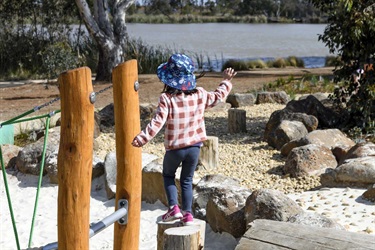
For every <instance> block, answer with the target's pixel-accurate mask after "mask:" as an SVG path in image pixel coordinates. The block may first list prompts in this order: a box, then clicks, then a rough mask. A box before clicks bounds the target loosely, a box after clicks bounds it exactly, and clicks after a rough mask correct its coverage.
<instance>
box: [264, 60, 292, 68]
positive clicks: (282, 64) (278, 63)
mask: <svg viewBox="0 0 375 250" xmlns="http://www.w3.org/2000/svg"><path fill="white" fill-rule="evenodd" d="M269 63H270V64H268V65H269V66H270V65H271V67H274V68H285V67H286V66H288V63H287V61H286V60H285V59H284V58H277V59H276V60H274V61H270V62H269Z"/></svg>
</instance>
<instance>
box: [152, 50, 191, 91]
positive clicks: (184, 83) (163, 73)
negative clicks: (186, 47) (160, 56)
mask: <svg viewBox="0 0 375 250" xmlns="http://www.w3.org/2000/svg"><path fill="white" fill-rule="evenodd" d="M194 69H195V68H194V63H193V61H192V60H191V59H190V57H188V56H186V55H184V54H173V55H172V56H171V57H170V58H169V60H168V62H166V63H162V64H160V65H159V67H158V69H157V75H158V77H159V79H160V80H161V81H162V82H163V83H164V84H166V85H168V86H170V87H172V88H175V89H179V90H192V89H195V86H196V80H195V75H194V73H193V72H194Z"/></svg>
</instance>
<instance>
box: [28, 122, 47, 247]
mask: <svg viewBox="0 0 375 250" xmlns="http://www.w3.org/2000/svg"><path fill="white" fill-rule="evenodd" d="M50 121H51V117H47V121H46V133H45V135H44V146H43V154H42V161H41V163H40V172H39V181H38V189H37V192H36V196H35V204H34V213H33V219H32V222H31V229H30V237H29V245H28V247H29V248H31V242H32V238H33V232H34V222H35V215H36V210H37V207H38V200H39V191H40V187H41V185H42V179H43V170H44V160H45V158H46V149H47V140H48V129H49V124H50Z"/></svg>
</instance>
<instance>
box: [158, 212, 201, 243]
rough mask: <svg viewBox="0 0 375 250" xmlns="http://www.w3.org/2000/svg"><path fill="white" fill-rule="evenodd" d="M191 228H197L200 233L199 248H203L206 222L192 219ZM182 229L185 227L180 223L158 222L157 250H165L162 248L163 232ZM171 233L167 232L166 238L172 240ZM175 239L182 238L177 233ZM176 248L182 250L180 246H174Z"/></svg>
mask: <svg viewBox="0 0 375 250" xmlns="http://www.w3.org/2000/svg"><path fill="white" fill-rule="evenodd" d="M193 226H195V227H197V228H199V231H200V233H199V246H201V248H203V247H204V241H205V233H206V222H205V221H204V220H200V219H196V218H194V225H193ZM184 227H185V226H183V224H182V222H181V221H168V222H164V221H158V232H157V250H163V249H165V248H164V239H165V235H164V232H165V231H166V230H167V229H170V228H179V229H183V228H184ZM177 232H178V230H177ZM173 233H174V231H172V232H169V233H168V237H169V238H173ZM176 237H177V238H179V237H182V235H181V233H180V232H178V233H177V235H176ZM176 247H177V248H178V247H180V248H178V249H182V248H181V246H176ZM201 248H199V249H201ZM184 249H185V248H184Z"/></svg>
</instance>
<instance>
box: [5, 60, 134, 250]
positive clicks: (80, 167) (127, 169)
mask: <svg viewBox="0 0 375 250" xmlns="http://www.w3.org/2000/svg"><path fill="white" fill-rule="evenodd" d="M137 77H138V71H137V62H136V60H130V61H127V62H125V63H123V64H120V65H119V66H117V67H116V68H115V69H114V70H113V86H114V107H115V121H116V156H117V159H118V161H117V162H118V163H117V185H116V186H117V189H116V208H115V212H114V213H113V214H111V215H110V216H108V217H106V218H104V219H103V220H101V221H100V222H98V223H95V224H92V225H91V226H90V224H89V211H90V188H91V172H92V151H93V130H94V105H93V104H94V102H95V97H96V95H95V94H96V93H94V92H93V88H92V83H91V71H90V69H89V68H87V67H83V68H78V69H74V70H69V71H67V72H64V73H62V74H61V75H60V76H59V79H58V81H59V86H60V94H61V137H60V147H59V153H58V169H59V171H58V179H59V191H58V192H59V193H58V242H55V243H51V244H48V245H46V246H45V247H44V248H43V249H56V248H57V247H58V248H59V249H84V250H86V249H89V238H90V237H92V236H94V235H95V234H97V233H99V232H100V231H102V230H103V229H105V228H106V227H108V226H109V225H111V224H113V223H115V224H114V228H115V230H114V249H138V248H139V247H138V245H139V230H140V210H141V149H139V148H134V147H132V146H131V141H132V139H133V138H134V136H135V135H136V134H138V133H139V131H140V119H139V100H138V93H137V91H138V82H137ZM59 99H60V98H59ZM59 99H55V100H53V101H57V100H59ZM50 103H51V102H50ZM46 105H48V104H46ZM42 107H43V106H42ZM40 108H41V106H39V107H38V109H40ZM33 111H35V108H34V110H30V111H28V112H26V113H25V114H23V115H22V116H25V115H28V114H30V113H32V112H33ZM20 117H21V116H18V117H16V118H15V119H13V120H17V121H18V122H20V120H18V119H19V118H20ZM125 120H126V122H125ZM7 124H10V122H5V123H1V124H0V127H1V126H2V125H7ZM0 149H1V148H0ZM0 156H1V157H0V158H1V165H2V172H3V177H4V183H5V186H7V181H6V172H5V167H4V163H3V160H2V155H1V151H0ZM42 165H44V163H42ZM41 173H42V171H41ZM40 180H41V178H40ZM40 182H41V181H40ZM39 187H40V185H39ZM38 190H39V188H38ZM38 193H39V192H38ZM7 198H8V204H9V208H10V210H11V214H12V222H13V229H14V232H15V237H16V244H17V249H21V248H20V244H19V242H18V236H17V229H16V226H15V225H16V224H15V223H14V218H13V213H12V208H11V202H10V195H9V191H8V190H7ZM35 209H36V206H35ZM116 222H117V223H116ZM31 234H32V233H31ZM31 238H32V237H31V235H30V241H29V248H30V247H31Z"/></svg>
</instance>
